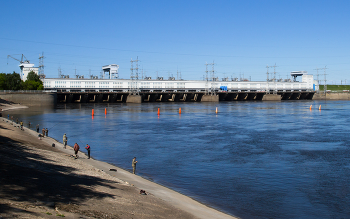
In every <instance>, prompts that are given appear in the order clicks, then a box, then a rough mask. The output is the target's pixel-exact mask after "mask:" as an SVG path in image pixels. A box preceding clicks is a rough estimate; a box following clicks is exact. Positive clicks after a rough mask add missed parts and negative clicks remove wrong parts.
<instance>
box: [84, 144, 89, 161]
mask: <svg viewBox="0 0 350 219" xmlns="http://www.w3.org/2000/svg"><path fill="white" fill-rule="evenodd" d="M85 149H86V150H87V152H88V159H90V145H88V144H86V147H85Z"/></svg>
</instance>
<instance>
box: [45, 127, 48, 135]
mask: <svg viewBox="0 0 350 219" xmlns="http://www.w3.org/2000/svg"><path fill="white" fill-rule="evenodd" d="M45 134H46V137H47V136H49V130H48V129H47V128H46V129H45Z"/></svg>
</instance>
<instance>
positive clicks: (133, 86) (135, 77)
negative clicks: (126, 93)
mask: <svg viewBox="0 0 350 219" xmlns="http://www.w3.org/2000/svg"><path fill="white" fill-rule="evenodd" d="M134 62H135V63H136V67H135V68H134ZM138 62H139V57H138V56H137V58H136V60H132V59H131V61H130V63H131V68H130V71H131V72H130V78H131V86H130V92H131V93H132V94H133V95H138V89H137V81H135V80H138V79H139V64H138ZM134 71H135V75H134Z"/></svg>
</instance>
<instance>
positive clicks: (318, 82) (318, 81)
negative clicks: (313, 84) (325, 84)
mask: <svg viewBox="0 0 350 219" xmlns="http://www.w3.org/2000/svg"><path fill="white" fill-rule="evenodd" d="M321 69H322V68H317V67H316V69H314V70H316V71H317V74H316V76H317V84H318V90H317V92H320V80H319V75H320V74H319V73H318V70H321Z"/></svg>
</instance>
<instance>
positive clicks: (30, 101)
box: [0, 93, 57, 106]
mask: <svg viewBox="0 0 350 219" xmlns="http://www.w3.org/2000/svg"><path fill="white" fill-rule="evenodd" d="M0 99H4V100H7V101H11V102H14V103H20V104H22V105H25V106H55V105H56V104H57V94H55V93H11V94H1V93H0Z"/></svg>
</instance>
